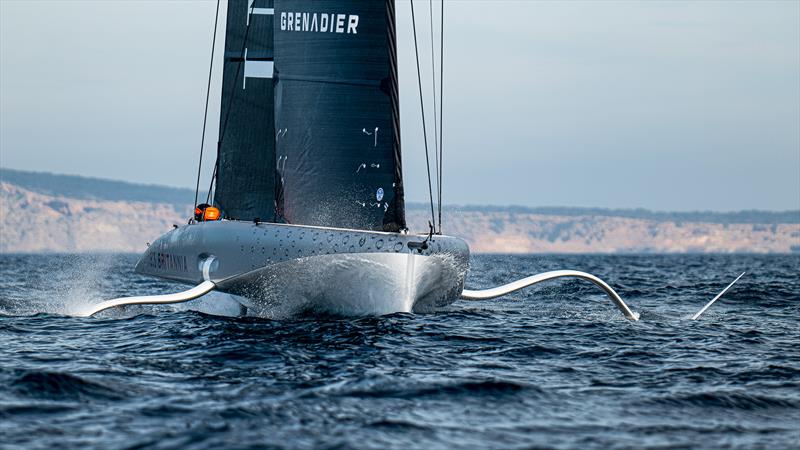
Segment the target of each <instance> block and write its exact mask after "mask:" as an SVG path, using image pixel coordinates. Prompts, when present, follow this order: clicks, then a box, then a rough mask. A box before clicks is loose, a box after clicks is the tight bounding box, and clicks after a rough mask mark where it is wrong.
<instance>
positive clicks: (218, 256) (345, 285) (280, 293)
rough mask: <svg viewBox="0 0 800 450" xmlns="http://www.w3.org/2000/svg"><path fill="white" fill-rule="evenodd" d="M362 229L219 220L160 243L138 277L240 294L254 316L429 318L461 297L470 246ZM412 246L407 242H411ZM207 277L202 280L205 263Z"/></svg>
mask: <svg viewBox="0 0 800 450" xmlns="http://www.w3.org/2000/svg"><path fill="white" fill-rule="evenodd" d="M426 238H427V236H418V235H406V234H398V233H382V232H371V231H359V230H341V229H332V228H319V227H304V226H293V225H278V224H254V223H248V222H235V221H222V222H214V223H201V224H194V225H187V226H184V227H181V228H179V229H176V230H173V231H171V232H169V233H167V234H165V235H164V236H162V237H160V238H159V239H158V240H157V241H156V242H154V243H153V244H152V245H151V246H150V248H148V251H147V252H146V253H145V254H144V255H143V256H142V258H141V259H140V261H139V263H138V264H137V266H136V271H137V272H139V273H144V274H148V275H154V276H158V277H162V278H167V279H172V280H177V281H182V282H185V283H192V284H196V283H200V282H202V281H203V280H204V279H208V280H210V281H212V282H213V283H214V284H215V285H216V288H215V289H216V290H218V291H222V292H227V293H230V294H234V295H236V296H239V297H242V298H240V299H239V300H240V302H241V303H243V304H244V305H245V306H247V309H248V314H250V315H258V316H262V317H269V318H283V317H288V316H293V315H297V314H304V313H310V314H336V315H356V316H363V315H383V314H390V313H395V312H427V311H432V310H434V309H435V308H436V307H440V306H444V305H447V304H450V303H452V302H454V301H455V300H456V299H458V298H459V296H460V295H461V291H462V290H463V288H464V280H465V278H466V273H467V270H468V266H469V249H468V247H467V245H466V243H464V241H462V240H460V239H457V238H453V237H448V236H433V237H432V238H431V239H429V240H428V241H427V242H426V245H425V248H420V247H419V244H421V243H422V242H423V241H425V240H426ZM409 244H410V245H409ZM206 261H213V264H212V263H209V264H207V267H206V270H207V273H206V274H205V276H204V274H203V262H206Z"/></svg>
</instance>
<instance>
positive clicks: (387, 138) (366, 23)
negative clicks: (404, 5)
mask: <svg viewBox="0 0 800 450" xmlns="http://www.w3.org/2000/svg"><path fill="white" fill-rule="evenodd" d="M274 6H275V10H274V13H275V132H276V156H277V170H278V180H277V181H278V183H277V188H276V190H277V192H276V203H277V214H278V217H279V219H280V220H282V221H285V222H287V223H292V224H303V225H316V226H330V227H339V228H356V229H365V230H384V231H398V230H401V229H404V228H405V227H406V225H405V211H404V203H403V183H402V168H401V158H400V132H399V114H398V90H397V89H398V88H397V57H396V45H395V17H394V16H395V14H394V1H393V0H383V1H380V0H371V1H364V0H335V1H329V0H275V4H274Z"/></svg>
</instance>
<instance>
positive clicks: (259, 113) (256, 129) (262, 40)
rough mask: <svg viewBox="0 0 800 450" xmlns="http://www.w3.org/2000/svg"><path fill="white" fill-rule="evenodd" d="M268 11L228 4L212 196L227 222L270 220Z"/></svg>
mask: <svg viewBox="0 0 800 450" xmlns="http://www.w3.org/2000/svg"><path fill="white" fill-rule="evenodd" d="M273 12H274V10H273V5H272V0H255V1H254V0H229V2H228V20H227V31H226V34H225V62H224V67H223V76H222V106H221V108H220V142H219V148H218V155H217V164H218V167H217V178H216V183H217V188H216V192H215V194H214V203H215V205H216V206H217V207H219V208H220V210H221V211H222V214H223V215H224V216H225V217H227V218H234V219H241V220H253V219H256V218H258V219H260V220H262V221H273V220H274V218H275V116H274V87H273V78H272V77H273V37H274V32H273V24H274V14H273ZM248 24H249V29H248ZM245 38H246V42H245Z"/></svg>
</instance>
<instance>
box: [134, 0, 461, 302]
mask: <svg viewBox="0 0 800 450" xmlns="http://www.w3.org/2000/svg"><path fill="white" fill-rule="evenodd" d="M221 98H222V102H221V103H222V104H221V114H220V124H219V143H218V152H217V161H216V164H215V170H214V176H213V178H214V180H213V186H214V189H213V190H212V191H211V192H212V195H213V197H211V198H210V199H209V200H210V201H209V202H208V203H209V205H208V206H205V205H204V206H203V207H201V208H200V209H198V215H197V220H193V221H192V222H191V223H189V224H187V225H184V226H181V227H178V228H176V229H174V230H172V231H170V232H168V233H167V234H165V235H163V236H161V237H160V238H158V239H157V240H156V241H155V242H153V243H152V244H151V245H150V246H149V248H148V249H147V251H146V252H145V253H144V255H143V256H142V257H141V259H140V260H139V262H138V264H137V265H136V271H137V272H139V273H142V274H147V275H153V276H156V277H160V278H166V279H169V280H175V281H180V282H184V283H191V284H198V283H201V282H203V281H204V280H209V281H212V282H213V283H214V285H215V289H216V290H218V291H222V292H228V293H231V294H236V295H237V296H240V297H244V298H246V299H248V300H249V301H248V306H249V307H250V308H255V309H256V310H258V309H263V308H275V307H276V305H280V303H281V302H284V301H286V299H287V298H290V299H294V300H293V301H294V302H295V306H296V307H298V308H307V309H313V310H316V311H331V312H343V313H356V314H360V313H379V314H380V313H389V312H396V311H407V312H410V311H426V310H431V309H434V308H436V307H440V306H442V305H446V304H449V303H452V302H453V301H455V300H456V299H457V298H459V296H460V294H461V291H462V290H463V287H464V279H465V276H466V273H467V269H468V266H469V248H468V246H467V244H466V242H464V241H463V240H462V239H459V238H456V237H451V236H444V235H441V234H438V233H436V232H433V231H431V232H429V233H426V234H421V235H416V234H410V233H408V231H407V228H408V227H407V224H406V218H405V207H404V198H403V171H402V152H401V145H400V117H399V93H398V78H397V50H396V39H395V9H394V1H393V0H382V1H359V0H336V1H319V0H314V1H294V0H293V1H286V0H275V1H274V2H273V1H270V0H230V1H229V2H228V11H227V26H226V30H225V55H224V66H223V81H222V95H221ZM216 211H218V217H217V212H216ZM206 212H213V214H214V215H213V216H212V217H210V218H209V217H208V214H203V213H206ZM204 216H205V217H204ZM204 219H205V220H204ZM214 219H216V220H214ZM204 265H205V266H206V270H205V272H206V273H205V274H204V270H203V268H204ZM298 299H299V300H298Z"/></svg>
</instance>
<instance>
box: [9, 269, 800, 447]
mask: <svg viewBox="0 0 800 450" xmlns="http://www.w3.org/2000/svg"><path fill="white" fill-rule="evenodd" d="M134 262H135V256H130V255H123V256H102V257H76V256H68V255H62V256H53V255H50V256H11V255H0V361H2V363H0V436H1V438H0V447H8V448H14V447H24V448H55V447H82V448H83V447H93V448H142V447H154V448H247V447H253V448H263V447H292V448H310V447H325V448H330V447H344V448H348V447H354V448H410V447H415V448H468V447H495V448H515V447H530V446H543V447H570V448H576V447H577V448H587V447H598V448H608V447H642V446H651V447H652V446H676V447H720V446H732V447H747V448H752V447H764V448H785V447H797V446H798V445H800V280H799V279H798V274H799V273H800V256H797V255H794V256H788V255H787V256H742V255H731V256H529V257H519V256H477V257H473V263H472V270H471V274H470V276H469V278H468V286H469V287H471V288H486V287H490V286H494V285H497V284H501V283H505V282H509V281H512V280H514V279H517V278H520V277H522V276H526V275H529V274H532V273H536V272H541V271H545V270H554V269H564V268H570V269H578V270H584V271H588V272H591V273H594V274H596V275H598V276H600V277H601V278H603V279H605V280H606V281H608V282H609V283H610V284H611V285H612V286H614V287H615V288H617V289H618V292H619V293H620V294H621V295H622V297H623V298H624V299H626V300H627V301H628V303H629V305H630V306H631V307H632V308H633V309H634V310H636V311H638V312H640V313H641V315H642V320H641V321H640V322H638V323H631V322H628V321H627V320H625V319H624V318H623V317H622V315H621V314H620V313H619V312H618V311H617V310H616V309H615V308H614V307H613V305H612V304H611V303H610V302H609V301H608V300H607V299H606V298H605V297H603V295H602V294H601V292H600V291H599V290H597V289H596V288H595V287H593V286H592V285H589V284H586V283H585V282H581V281H578V280H565V281H556V282H552V283H550V284H547V285H545V286H541V287H538V286H537V287H534V288H531V289H529V290H527V291H524V292H520V293H516V294H513V295H510V296H508V297H506V298H503V299H499V300H488V301H482V302H456V304H454V305H453V306H452V307H451V308H449V309H447V310H445V311H440V312H438V313H436V314H425V315H411V314H395V315H390V316H383V317H374V318H349V319H347V318H331V317H328V318H311V317H304V318H297V319H294V320H285V321H269V320H265V319H256V318H229V317H220V316H214V315H209V314H205V313H201V312H196V311H191V310H187V308H186V307H160V308H157V309H154V308H140V309H135V310H129V311H127V312H124V313H116V314H111V315H110V316H107V317H104V318H95V319H79V318H73V317H69V316H65V315H64V313H65V312H69V311H70V308H73V307H74V305H76V304H79V303H85V302H87V301H99V300H100V299H103V298H111V297H114V296H120V295H135V294H152V293H160V292H172V291H174V290H176V286H175V285H173V284H170V283H165V282H161V281H157V280H152V279H149V278H145V277H141V276H138V275H135V274H133V273H132V266H133V263H134ZM745 270H746V271H748V274H747V275H745V277H744V278H742V280H741V281H740V282H739V284H737V285H736V286H735V287H734V288H733V289H732V290H731V291H730V292H729V293H728V294H726V295H725V296H724V297H723V298H722V300H720V301H719V302H718V303H717V304H715V305H714V306H713V307H712V308H711V309H710V310H709V311H708V312H707V313H706V314H705V315H704V316H703V318H702V320H700V321H697V322H692V321H690V320H688V317H689V316H691V315H692V314H693V313H694V312H696V311H697V310H698V309H699V308H700V307H702V306H703V304H704V303H705V302H707V301H708V300H709V299H710V298H711V297H713V296H714V295H715V294H716V293H717V292H719V291H720V290H721V289H722V288H723V287H725V286H726V285H727V284H728V283H729V282H730V281H731V280H732V279H733V278H734V277H735V276H736V275H738V274H739V273H740V272H742V271H745ZM178 288H182V287H178ZM213 301H214V298H212V299H209V300H206V301H205V303H204V304H201V305H200V306H201V309H204V310H206V311H208V310H210V308H212V307H214V305H213V304H210V303H213Z"/></svg>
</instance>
